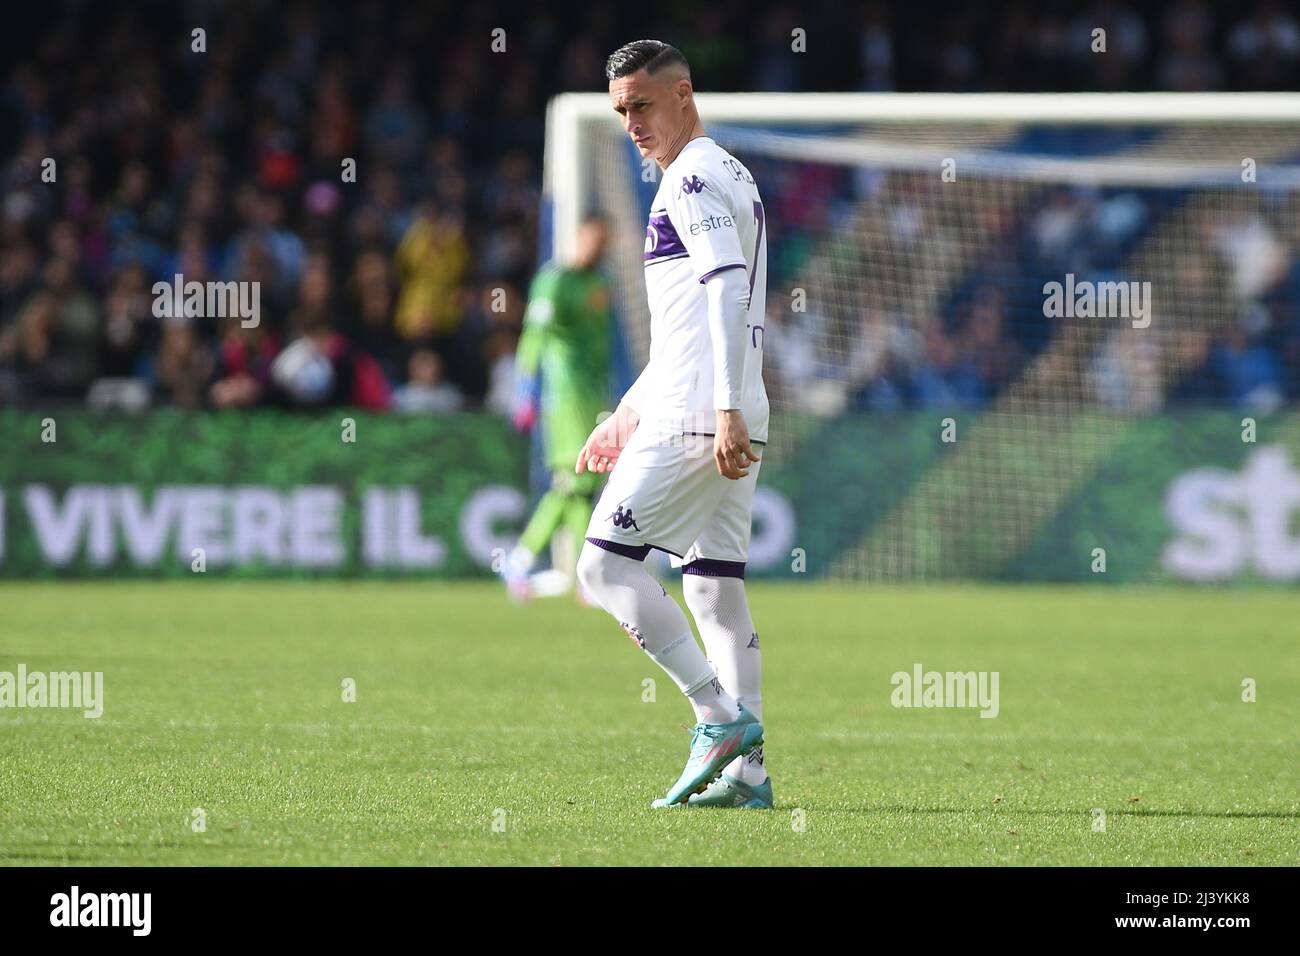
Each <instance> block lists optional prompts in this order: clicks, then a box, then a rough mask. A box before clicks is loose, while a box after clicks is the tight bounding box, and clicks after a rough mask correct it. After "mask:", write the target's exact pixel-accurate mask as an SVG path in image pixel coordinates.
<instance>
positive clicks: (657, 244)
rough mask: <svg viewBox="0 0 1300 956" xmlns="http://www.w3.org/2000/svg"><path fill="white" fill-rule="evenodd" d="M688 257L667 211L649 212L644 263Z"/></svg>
mask: <svg viewBox="0 0 1300 956" xmlns="http://www.w3.org/2000/svg"><path fill="white" fill-rule="evenodd" d="M686 255H690V253H689V252H687V250H686V245H685V243H683V242H682V238H681V236H679V235H677V227H676V226H674V225H673V221H672V220H671V219H669V218H668V210H666V209H660V210H651V211H650V222H649V223H648V224H647V225H646V227H645V256H644V258H645V261H646V262H647V263H649V262H658V261H659V260H660V259H675V258H680V257H682V256H686Z"/></svg>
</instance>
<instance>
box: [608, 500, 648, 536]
mask: <svg viewBox="0 0 1300 956" xmlns="http://www.w3.org/2000/svg"><path fill="white" fill-rule="evenodd" d="M609 520H610V521H612V522H614V527H615V528H622V529H623V530H624V531H626V530H627V529H628V528H636V530H637V531H640V530H641V529H640V528H637V524H636V522H635V521H633V520H632V509H631V508H628V509H627V510H626V511H624V510H623V506H622V505H619V506H618V507H617V508H615V509H614V513H613V514H612V515H610V516H609Z"/></svg>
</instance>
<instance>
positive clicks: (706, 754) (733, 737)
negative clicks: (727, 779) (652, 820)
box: [652, 704, 763, 807]
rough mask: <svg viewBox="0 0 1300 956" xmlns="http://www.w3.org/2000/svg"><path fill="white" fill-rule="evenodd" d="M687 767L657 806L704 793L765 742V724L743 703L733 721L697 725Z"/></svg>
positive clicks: (655, 804)
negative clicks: (725, 769) (728, 767)
mask: <svg viewBox="0 0 1300 956" xmlns="http://www.w3.org/2000/svg"><path fill="white" fill-rule="evenodd" d="M693 733H694V736H693V737H692V738H691V753H690V756H689V757H687V758H686V769H684V770H683V771H682V775H681V776H680V777H678V778H677V782H676V783H675V784H673V785H672V787H670V788H669V790H668V793H667V795H666V796H664V797H663V798H662V799H659V800H656V801H655V802H654V803H653V804H652V806H654V807H671V806H675V805H677V804H684V803H685V802H686V801H687V799H689V798H690V796H691V794H693V793H701V792H702V791H703V790H704V789H705V788H706V787H707V786H708V785H709V784H710V783H712V782H713V781H714V780H716V779H717V777H718V775H719V774H720V773H722V768H723V767H725V766H726V765H727V764H729V763H731V761H733V760H735V759H736V758H737V757H743V756H745V755H746V754H748V753H749V752H750V751H751V750H753V749H754V748H755V747H757V746H759V745H760V744H761V743H762V742H763V725H762V724H761V723H759V720H758V718H757V717H755V716H754V715H753V714H752V713H750V712H749V711H748V710H746V709H745V705H744V704H741V705H740V716H739V717H737V718H736V719H735V720H734V721H732V722H731V723H729V724H705V723H699V724H696V725H695V727H694V728H693Z"/></svg>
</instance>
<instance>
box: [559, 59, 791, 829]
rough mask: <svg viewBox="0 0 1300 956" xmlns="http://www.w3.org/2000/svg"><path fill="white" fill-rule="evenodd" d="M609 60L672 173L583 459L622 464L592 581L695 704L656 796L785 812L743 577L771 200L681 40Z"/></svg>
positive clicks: (756, 444)
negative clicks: (658, 565)
mask: <svg viewBox="0 0 1300 956" xmlns="http://www.w3.org/2000/svg"><path fill="white" fill-rule="evenodd" d="M605 72H606V76H607V77H608V78H609V95H610V100H611V101H612V103H613V107H614V110H615V111H616V112H617V113H618V114H619V116H620V117H621V119H622V123H623V128H624V129H625V130H626V131H627V134H628V136H630V137H631V139H632V141H633V143H635V144H636V148H637V150H638V151H639V152H640V153H641V155H642V156H643V157H650V158H653V160H654V161H655V162H656V163H657V164H658V166H659V168H660V169H661V170H662V171H663V177H662V181H661V183H660V186H659V191H658V193H657V194H656V196H655V198H654V202H653V203H652V205H651V208H650V221H649V224H648V226H647V228H646V242H645V278H646V291H647V296H648V300H649V305H650V360H649V362H648V364H647V365H646V367H645V369H644V370H643V371H642V373H641V375H640V377H639V378H637V380H636V382H635V383H634V384H633V385H632V387H631V388H630V389H628V391H627V394H626V395H624V397H623V400H622V401H621V402H620V403H619V406H618V409H617V410H616V411H615V413H614V414H613V415H612V416H611V417H610V418H608V419H606V420H605V421H604V422H602V423H601V424H599V425H598V426H597V427H596V429H595V430H594V431H593V432H592V433H591V435H590V437H589V438H588V439H587V442H586V444H585V446H584V447H583V449H582V451H581V453H580V454H579V455H578V460H577V463H576V466H575V470H576V471H577V472H579V473H581V472H582V470H583V468H586V469H588V470H589V471H595V472H610V477H609V481H608V482H607V484H606V486H605V489H604V491H603V492H602V494H601V498H600V501H599V502H598V503H597V505H596V509H595V511H594V512H593V513H592V516H591V522H590V524H589V525H588V527H587V535H586V543H585V544H584V545H583V549H582V553H581V554H580V555H579V559H578V577H579V579H580V581H581V582H582V584H583V586H584V587H585V588H586V590H587V593H588V595H589V596H590V597H592V598H594V599H595V600H596V601H598V602H599V603H600V605H601V606H602V607H604V609H605V610H606V611H608V612H609V613H610V614H612V615H613V616H614V618H615V619H616V620H617V621H618V622H619V624H620V626H622V628H623V629H624V631H626V632H627V634H628V636H629V637H631V638H632V639H633V640H634V641H636V643H637V644H639V645H640V646H641V647H642V648H643V649H644V650H645V651H646V652H647V653H648V654H649V655H650V656H651V657H652V658H653V659H654V661H655V662H656V663H657V664H658V665H659V666H660V667H662V668H663V669H664V670H665V671H666V672H667V673H668V675H669V676H670V677H671V678H672V679H673V681H674V682H675V683H676V684H677V686H678V687H679V688H681V690H682V692H683V693H684V694H685V695H686V697H687V699H688V700H689V701H690V703H691V706H692V708H693V709H694V711H695V717H696V720H697V723H696V725H695V727H694V729H693V730H694V733H693V737H692V740H691V751H690V756H689V757H688V759H687V763H686V768H685V770H683V771H682V774H681V777H680V778H679V779H678V781H677V782H676V783H675V784H673V786H672V787H670V788H669V790H668V793H667V795H666V796H665V797H663V798H662V799H659V800H656V801H655V802H654V806H673V805H678V804H688V805H690V806H726V807H744V808H770V807H771V806H772V786H771V781H770V780H769V779H768V776H767V771H766V768H765V767H764V764H763V749H762V743H763V726H762V724H761V723H760V718H761V716H762V698H761V695H760V691H759V679H760V673H761V668H760V651H759V641H758V633H757V631H755V629H754V625H753V621H752V619H751V617H750V613H749V605H748V602H747V601H746V599H745V580H744V579H745V562H746V561H747V560H748V557H749V538H750V516H751V509H752V505H753V500H754V486H755V485H756V483H757V481H758V471H759V451H758V450H761V449H762V447H763V446H764V445H765V444H766V441H767V426H768V403H767V392H766V391H765V389H764V387H763V325H762V322H763V315H764V306H765V300H766V281H767V234H766V229H765V222H764V216H763V204H762V200H761V199H760V197H759V194H758V189H757V187H756V186H755V184H754V178H753V176H751V175H750V174H749V171H748V170H747V169H746V168H745V167H744V165H743V164H741V163H740V161H739V160H737V159H736V158H735V157H734V156H732V155H731V154H730V153H728V152H727V151H726V150H724V149H722V148H721V147H720V146H718V144H717V143H715V142H714V141H713V140H712V139H710V138H709V137H708V136H707V135H705V132H704V127H703V125H702V124H701V122H700V117H699V113H698V112H697V110H696V107H695V98H694V91H693V88H692V85H691V77H690V67H689V66H688V65H687V62H686V58H685V57H684V56H682V54H681V52H680V51H678V50H677V49H675V48H673V47H671V46H669V45H668V44H666V43H662V42H660V41H658V40H638V41H636V42H634V43H629V44H627V45H625V46H623V47H620V48H619V49H618V50H616V51H615V52H614V53H613V54H611V55H610V57H609V60H608V62H607V63H606V68H605ZM756 449H758V450H756ZM651 548H656V549H659V550H662V551H666V552H668V553H669V554H670V555H671V556H672V557H671V563H672V565H673V566H674V567H681V568H682V588H683V591H684V594H685V598H686V604H687V606H688V607H689V608H690V611H691V614H692V616H694V618H695V622H696V625H697V626H698V627H699V631H700V637H701V638H702V639H703V641H704V646H705V649H707V651H708V657H707V658H706V656H705V654H704V652H703V651H701V649H700V647H699V645H698V644H697V643H696V641H695V637H694V635H693V634H692V633H691V627H690V623H689V622H688V621H687V619H686V615H685V614H683V613H682V609H681V608H680V607H679V606H678V604H677V602H676V601H674V600H673V599H672V598H671V597H670V596H669V595H668V592H667V591H666V590H665V589H664V588H663V587H661V586H660V585H659V583H658V582H657V581H656V580H655V579H654V578H653V577H652V576H651V575H650V574H649V572H647V570H646V568H645V565H644V560H645V557H646V555H647V554H649V552H650V549H651ZM714 666H716V667H717V670H716V672H715V671H714Z"/></svg>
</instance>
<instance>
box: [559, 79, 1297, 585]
mask: <svg viewBox="0 0 1300 956" xmlns="http://www.w3.org/2000/svg"><path fill="white" fill-rule="evenodd" d="M698 102H699V107H700V113H701V116H702V118H703V120H704V124H705V127H706V129H707V130H708V132H709V134H710V135H711V136H713V138H714V139H716V140H717V141H718V142H719V144H721V145H722V146H723V147H725V148H727V149H728V150H730V151H731V152H732V153H734V154H735V155H736V156H737V157H738V158H740V159H741V161H742V162H744V163H745V164H746V165H747V166H748V167H749V169H750V170H751V172H753V174H754V176H755V179H756V180H757V182H758V186H759V189H760V191H761V193H762V194H763V197H764V205H765V207H766V218H767V227H768V231H769V243H770V245H769V264H768V265H769V279H768V314H767V316H766V317H765V327H766V331H765V338H764V343H765V347H764V367H765V378H766V381H767V386H768V393H769V396H770V398H771V401H772V431H771V444H770V446H769V449H768V455H767V456H766V457H767V459H768V460H770V462H771V465H769V463H768V461H765V465H764V469H765V470H764V481H763V483H768V481H769V478H770V479H771V480H772V481H774V482H776V486H777V487H778V488H779V489H781V490H782V491H783V492H784V493H785V494H786V495H787V497H788V498H789V500H790V501H791V502H793V503H794V504H795V506H796V508H795V510H796V512H797V515H798V528H797V530H796V531H795V532H794V535H793V541H792V542H791V543H792V544H793V546H794V547H792V548H791V552H792V553H794V552H795V549H799V550H801V551H802V552H803V553H804V555H806V560H807V570H809V571H814V572H816V573H819V574H822V575H825V576H829V577H843V578H849V579H861V580H923V579H937V578H948V579H962V578H967V579H989V578H1003V579H1013V580H1026V579H1035V578H1048V579H1058V580H1059V579H1076V580H1083V579H1087V578H1088V577H1089V576H1096V575H1098V574H1103V575H1104V574H1106V573H1110V577H1111V578H1112V579H1127V580H1139V579H1146V578H1151V577H1159V576H1162V575H1166V574H1169V573H1170V571H1169V568H1170V560H1171V559H1170V557H1169V555H1168V554H1166V553H1164V552H1166V551H1167V550H1168V549H1169V547H1170V544H1169V541H1168V540H1167V538H1168V535H1164V536H1163V537H1162V536H1161V535H1159V534H1154V533H1153V534H1141V533H1139V530H1140V529H1138V528H1137V527H1136V526H1137V525H1140V524H1141V523H1142V522H1146V523H1148V524H1153V523H1160V522H1166V521H1167V518H1166V517H1165V515H1164V513H1163V512H1164V511H1165V510H1166V509H1167V507H1168V502H1167V497H1168V496H1167V493H1168V488H1167V487H1164V486H1157V485H1156V484H1153V479H1152V475H1153V474H1154V473H1155V472H1158V471H1159V469H1158V468H1155V467H1153V463H1158V462H1159V461H1160V460H1161V455H1166V457H1168V455H1170V454H1173V455H1175V456H1177V455H1186V454H1187V449H1188V447H1189V446H1197V447H1200V450H1201V451H1202V452H1203V458H1204V459H1205V460H1207V461H1209V462H1222V463H1224V464H1228V465H1229V466H1230V467H1236V465H1238V464H1240V461H1239V459H1240V453H1241V447H1242V445H1243V440H1244V441H1246V442H1250V441H1253V440H1255V439H1254V436H1253V435H1252V436H1250V437H1248V438H1245V439H1243V434H1244V432H1243V430H1247V431H1248V430H1250V427H1251V423H1254V422H1256V421H1257V420H1258V421H1260V422H1264V423H1267V427H1268V429H1270V435H1269V437H1271V438H1272V439H1275V440H1277V441H1280V442H1283V443H1284V444H1286V443H1290V444H1291V446H1292V447H1296V448H1300V418H1297V417H1296V416H1294V415H1289V414H1288V412H1294V410H1295V408H1296V401H1297V396H1300V317H1298V312H1300V265H1298V263H1300V215H1298V212H1300V208H1298V207H1300V97H1297V96H1291V95H1286V94H1223V95H1196V96H1179V95H1166V94H1110V95H1092V94H1066V95H1055V94H1043V95H1037V94H1035V95H948V96H935V95H924V94H903V95H880V94H715V95H706V94H701V95H700V96H699V97H698ZM545 175H546V191H547V195H548V197H549V207H548V208H549V214H550V216H551V233H550V235H551V238H552V241H553V243H554V251H555V253H556V254H558V255H561V256H563V255H564V253H565V250H566V248H567V244H568V242H569V240H570V238H571V236H572V234H573V231H574V229H575V228H576V225H577V223H578V221H579V220H580V219H581V218H582V217H583V216H584V215H586V214H588V213H591V212H599V213H601V214H603V215H604V216H606V217H607V218H608V219H609V220H610V222H611V226H612V229H611V242H612V249H611V266H610V267H611V271H612V275H613V277H614V279H615V301H616V309H617V314H618V316H619V322H620V326H621V331H622V337H623V340H624V342H625V343H626V349H627V353H628V356H629V364H630V366H631V371H632V374H635V372H636V371H638V370H639V369H640V367H641V366H642V365H643V364H644V362H645V360H646V356H647V350H648V345H649V315H648V312H647V309H646V303H645V285H644V277H643V272H642V266H641V262H642V242H643V236H644V229H645V221H646V215H647V212H648V209H649V203H650V200H651V198H652V197H653V195H654V192H655V190H656V189H657V188H658V176H659V170H658V169H657V167H655V166H654V165H653V163H650V162H643V160H642V159H641V157H640V156H639V155H638V154H637V153H636V151H635V150H634V149H633V148H632V146H631V144H630V143H629V142H628V141H627V137H626V136H625V134H624V133H623V131H622V130H621V128H620V127H619V125H618V123H617V121H616V117H615V116H614V114H613V113H612V112H611V111H610V108H609V104H608V101H607V98H606V97H604V96H601V95H588V94H577V95H566V96H562V97H559V98H557V99H556V100H555V101H553V103H552V105H551V108H550V114H549V117H548V135H547V153H546V174H545ZM1216 415H1217V417H1216ZM1216 423H1217V424H1216ZM1216 442H1221V443H1222V445H1223V447H1222V448H1218V447H1216V446H1215V443H1216ZM1201 446H1204V447H1201ZM1233 446H1235V448H1234V447H1233ZM1298 460H1300V459H1298ZM1243 467H1244V465H1243ZM1108 495H1110V496H1111V497H1112V498H1113V497H1114V496H1126V498H1127V500H1126V502H1125V503H1124V504H1123V506H1117V505H1115V503H1114V502H1112V501H1108V500H1107V496H1108ZM756 520H757V519H756ZM1156 552H1159V553H1156ZM1176 557H1177V556H1176V555H1175V558H1176ZM1195 558H1196V555H1195V554H1193V555H1192V559H1193V560H1192V562H1191V564H1192V565H1195V563H1196V561H1195ZM777 570H780V569H779V568H778V569H777ZM795 570H796V571H798V570H801V569H799V568H795ZM1115 572H1118V573H1115ZM1298 573H1300V569H1298ZM1174 576H1178V575H1177V574H1176V573H1175V574H1174ZM1183 576H1184V577H1193V578H1195V577H1197V575H1196V574H1195V573H1192V574H1187V575H1183ZM1201 577H1214V575H1213V574H1206V575H1201Z"/></svg>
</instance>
